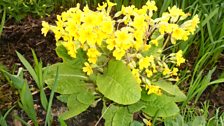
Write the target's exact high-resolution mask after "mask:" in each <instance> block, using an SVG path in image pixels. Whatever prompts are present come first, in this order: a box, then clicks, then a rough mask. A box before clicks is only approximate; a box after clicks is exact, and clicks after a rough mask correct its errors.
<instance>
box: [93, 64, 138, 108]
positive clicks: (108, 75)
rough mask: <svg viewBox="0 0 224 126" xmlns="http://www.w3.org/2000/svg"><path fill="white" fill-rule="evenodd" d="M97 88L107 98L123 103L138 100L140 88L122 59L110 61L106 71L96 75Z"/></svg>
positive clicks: (131, 102)
mask: <svg viewBox="0 0 224 126" xmlns="http://www.w3.org/2000/svg"><path fill="white" fill-rule="evenodd" d="M96 84H97V86H98V90H99V91H100V92H101V93H102V94H103V95H104V96H105V97H107V98H108V99H110V100H112V101H114V102H116V103H119V104H123V105H127V104H133V103H136V102H137V101H139V100H140V97H141V88H140V86H139V85H138V84H137V82H136V80H135V78H134V76H133V75H132V73H131V71H130V69H129V68H128V67H127V66H126V65H125V64H124V63H123V62H122V61H110V62H109V65H108V69H107V71H105V72H104V74H103V75H98V76H97V80H96Z"/></svg>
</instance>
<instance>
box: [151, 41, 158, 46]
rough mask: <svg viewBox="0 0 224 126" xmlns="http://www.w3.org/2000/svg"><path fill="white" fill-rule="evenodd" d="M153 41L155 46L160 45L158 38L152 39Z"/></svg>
mask: <svg viewBox="0 0 224 126" xmlns="http://www.w3.org/2000/svg"><path fill="white" fill-rule="evenodd" d="M151 42H152V44H154V45H155V46H158V45H159V42H158V40H156V39H153V40H151Z"/></svg>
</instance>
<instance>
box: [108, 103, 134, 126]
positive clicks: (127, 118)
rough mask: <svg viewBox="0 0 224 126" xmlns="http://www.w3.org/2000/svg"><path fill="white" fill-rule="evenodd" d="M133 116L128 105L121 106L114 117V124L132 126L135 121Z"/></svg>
mask: <svg viewBox="0 0 224 126" xmlns="http://www.w3.org/2000/svg"><path fill="white" fill-rule="evenodd" d="M132 116H133V115H132V114H131V113H129V111H128V108H127V107H120V108H119V109H118V110H117V111H116V113H115V115H114V117H113V121H112V126H130V124H131V122H132V121H133V117H132Z"/></svg>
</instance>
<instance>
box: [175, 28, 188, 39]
mask: <svg viewBox="0 0 224 126" xmlns="http://www.w3.org/2000/svg"><path fill="white" fill-rule="evenodd" d="M185 34H186V32H185V31H184V30H183V29H182V28H175V29H174V30H173V33H172V37H173V38H174V39H176V40H183V38H184V36H185Z"/></svg>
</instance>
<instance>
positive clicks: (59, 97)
mask: <svg viewBox="0 0 224 126" xmlns="http://www.w3.org/2000/svg"><path fill="white" fill-rule="evenodd" d="M69 96H70V94H62V95H59V96H57V97H56V98H57V99H58V100H59V101H61V102H64V103H67V102H68V98H69Z"/></svg>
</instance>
